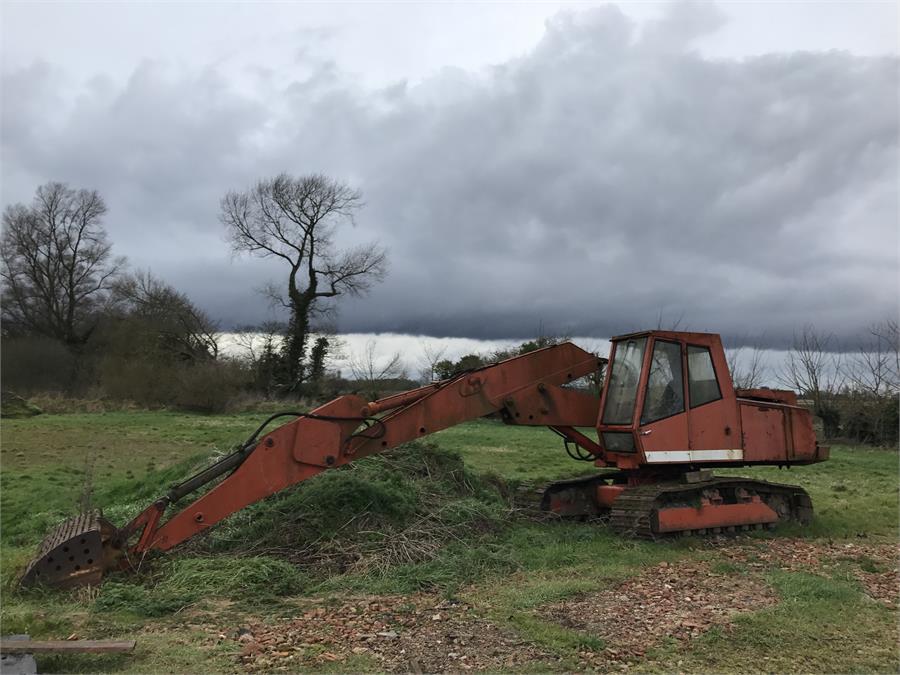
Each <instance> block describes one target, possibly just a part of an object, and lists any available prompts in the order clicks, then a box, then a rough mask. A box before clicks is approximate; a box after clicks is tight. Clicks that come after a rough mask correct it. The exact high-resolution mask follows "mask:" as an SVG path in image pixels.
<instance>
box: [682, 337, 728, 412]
mask: <svg viewBox="0 0 900 675" xmlns="http://www.w3.org/2000/svg"><path fill="white" fill-rule="evenodd" d="M687 355H688V389H689V391H690V396H691V407H692V408H696V407H697V406H698V405H703V404H704V403H710V402H711V401H718V400H719V399H720V398H722V392H721V391H720V390H719V383H718V382H717V381H716V370H715V368H713V362H712V354H710V352H709V348H708V347H696V346H694V345H688V348H687Z"/></svg>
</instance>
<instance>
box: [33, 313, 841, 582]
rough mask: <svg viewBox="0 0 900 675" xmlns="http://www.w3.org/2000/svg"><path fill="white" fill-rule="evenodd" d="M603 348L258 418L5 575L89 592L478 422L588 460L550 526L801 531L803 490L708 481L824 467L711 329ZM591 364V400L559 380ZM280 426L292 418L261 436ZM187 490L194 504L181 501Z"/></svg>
mask: <svg viewBox="0 0 900 675" xmlns="http://www.w3.org/2000/svg"><path fill="white" fill-rule="evenodd" d="M611 342H612V346H611V351H610V355H609V358H608V359H605V358H600V357H598V356H597V355H595V354H591V353H589V352H587V351H585V350H583V349H581V348H579V347H577V346H576V345H575V344H573V343H571V342H564V343H562V344H558V345H555V346H550V347H545V348H543V349H538V350H536V351H532V352H529V353H526V354H523V355H520V356H516V357H513V358H510V359H508V360H505V361H501V362H499V363H495V364H491V365H486V366H484V367H481V368H476V369H473V370H469V371H466V372H461V373H457V374H455V375H454V376H453V377H450V378H449V379H446V380H443V381H440V382H434V383H431V384H428V385H425V386H423V387H420V388H418V389H413V390H411V391H407V392H403V393H398V394H394V395H391V396H388V397H386V398H381V399H379V400H375V401H367V400H365V399H364V398H362V397H360V396H357V395H355V394H348V395H344V396H340V397H338V398H336V399H334V400H333V401H330V402H328V403H326V404H324V405H322V406H320V407H318V408H316V409H314V410H312V411H310V412H285V413H279V414H276V415H272V416H271V417H269V418H268V419H267V420H265V422H264V423H263V424H262V425H260V427H259V428H257V429H256V431H255V432H254V433H253V434H252V435H251V436H250V437H249V438H248V439H247V440H246V441H245V442H244V443H243V444H241V445H240V446H238V447H237V449H236V450H235V451H234V452H232V453H231V454H229V455H227V456H225V457H223V458H222V459H220V460H219V461H217V462H215V463H214V464H212V465H211V466H209V467H208V468H206V469H205V470H203V471H201V472H199V473H197V474H196V475H194V476H192V477H190V478H188V479H187V480H185V481H183V482H181V483H179V484H177V485H174V486H173V487H172V488H171V489H170V490H169V492H168V493H167V494H166V495H164V496H162V497H161V498H159V499H157V500H156V501H154V502H153V503H152V504H150V505H149V506H148V507H147V508H146V509H145V510H144V511H142V512H141V513H140V514H138V515H137V516H136V517H135V518H134V519H133V520H132V521H131V522H130V523H128V524H127V525H125V526H124V527H121V528H118V527H116V526H115V525H113V524H112V523H111V522H109V521H108V520H107V519H105V518H104V517H103V516H102V514H101V513H100V512H99V511H93V510H92V511H88V512H84V513H82V514H80V515H78V516H76V517H74V518H71V519H69V520H67V521H66V522H64V523H63V524H62V525H60V526H59V527H58V528H56V530H55V531H54V532H52V533H51V534H49V535H48V536H47V537H46V538H45V539H44V541H43V543H42V544H41V546H40V549H39V551H38V555H37V556H36V557H35V558H34V559H33V560H32V562H31V563H30V564H29V565H28V567H27V569H26V570H25V572H24V575H23V576H22V577H21V579H20V582H21V584H22V585H24V586H30V585H34V584H43V585H46V586H51V587H59V588H65V587H73V586H81V585H90V584H98V583H99V582H100V581H101V579H102V577H103V574H104V572H106V571H109V570H113V569H129V568H134V567H135V566H136V565H137V564H138V563H139V561H140V560H141V559H142V558H143V557H144V556H146V555H148V554H150V553H154V552H164V551H169V550H171V549H173V548H175V547H176V546H178V545H179V544H182V543H183V542H185V541H187V540H188V539H190V538H191V537H194V536H196V535H198V534H200V533H201V532H204V531H205V530H208V529H209V528H211V527H213V526H215V525H216V523H219V522H220V521H221V520H223V519H224V518H227V517H228V516H229V515H231V514H233V513H235V512H236V511H238V510H240V509H242V508H244V507H246V506H248V505H250V504H253V503H255V502H258V501H260V500H262V499H265V498H266V497H268V496H270V495H273V494H275V493H277V492H279V491H281V490H285V489H287V488H290V487H291V486H293V485H296V484H297V483H300V482H302V481H305V480H309V479H310V478H313V477H314V476H316V475H317V474H319V473H322V472H323V471H329V470H333V469H338V468H340V467H342V466H345V465H347V464H349V463H350V462H354V461H357V460H359V459H362V458H364V457H368V456H370V455H374V454H377V453H381V452H385V451H387V450H390V449H391V448H395V447H397V446H398V445H401V444H403V443H406V442H408V441H411V440H413V439H417V438H422V437H424V436H427V435H428V434H432V433H434V432H437V431H440V430H442V429H446V428H448V427H451V426H453V425H456V424H460V423H462V422H466V421H468V420H473V419H476V418H480V417H484V416H487V415H494V416H498V417H499V418H500V419H502V421H503V422H505V423H506V424H516V425H524V426H546V427H549V428H550V429H552V430H553V431H554V432H555V433H557V434H558V435H559V436H561V437H562V439H563V443H564V446H565V449H566V450H567V452H568V453H569V455H570V456H571V457H572V458H573V459H574V460H579V461H585V462H592V463H593V464H594V465H595V466H596V467H597V469H598V470H597V471H596V472H594V473H592V474H590V475H588V476H586V477H581V478H576V479H574V480H562V481H558V482H556V483H553V484H551V485H549V486H548V487H547V488H546V490H545V491H544V493H543V496H542V500H541V508H543V509H544V510H546V511H549V512H551V513H555V514H558V515H559V516H562V517H577V518H585V517H593V516H597V517H604V518H605V519H607V521H608V526H609V527H611V528H612V530H613V531H615V532H617V533H620V534H621V535H623V536H634V537H642V538H661V537H671V536H676V535H686V534H687V535H707V534H718V533H728V532H735V531H742V530H750V529H762V528H770V527H773V526H774V525H775V524H776V523H780V522H783V521H787V520H794V521H798V522H800V523H807V522H809V520H810V519H811V518H812V513H813V511H812V502H811V500H810V498H809V495H808V494H807V492H806V491H805V490H804V489H803V488H801V487H798V486H795V485H784V484H780V483H772V482H767V481H763V480H753V479H749V478H740V477H732V476H728V477H725V476H716V475H715V474H714V473H713V471H714V470H715V469H717V468H724V467H742V466H766V465H775V466H779V467H790V466H794V465H804V464H812V463H815V462H821V461H824V460H826V459H828V448H826V447H822V446H820V445H819V444H818V442H817V440H816V435H815V432H814V429H813V420H812V415H811V414H810V412H809V411H808V410H807V409H806V408H804V407H802V406H801V405H798V401H797V397H796V395H795V394H794V392H791V391H780V390H771V389H735V388H734V385H733V382H732V380H731V377H730V375H729V371H728V365H727V363H726V360H725V351H724V349H723V347H722V342H721V339H720V337H719V336H718V335H715V334H711V333H697V332H675V331H663V330H652V331H646V332H640V333H632V334H628V335H622V336H618V337H615V338H612V340H611ZM604 369H606V371H607V372H606V374H605V377H604V384H603V387H602V391H601V393H600V396H599V398H598V397H597V396H596V395H595V394H594V393H591V392H590V391H587V390H585V388H583V387H577V386H574V383H576V381H578V380H580V378H584V377H586V376H590V375H592V374H597V373H599V372H601V371H603V370H604ZM285 417H290V418H292V419H291V420H290V421H288V422H286V423H284V424H282V425H281V426H277V427H275V428H272V429H271V430H270V431H266V429H267V428H269V425H270V424H271V423H272V422H274V421H276V420H280V419H283V418H285ZM594 431H595V432H596V433H593V432H594ZM204 488H205V489H204ZM192 494H195V495H196V494H199V496H195V498H194V499H193V500H192V501H190V502H189V503H187V504H186V505H184V506H181V504H180V503H181V502H182V500H184V499H185V498H186V497H188V496H189V495H192ZM176 505H178V506H179V507H180V508H178V509H177V511H176V512H174V513H171V515H169V517H168V518H166V517H165V516H166V514H167V512H171V511H173V510H174V507H176Z"/></svg>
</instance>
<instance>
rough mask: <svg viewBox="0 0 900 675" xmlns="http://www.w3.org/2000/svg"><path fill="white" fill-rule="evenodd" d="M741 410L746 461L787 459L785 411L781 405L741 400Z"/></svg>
mask: <svg viewBox="0 0 900 675" xmlns="http://www.w3.org/2000/svg"><path fill="white" fill-rule="evenodd" d="M740 411H741V426H742V427H743V431H744V434H743V435H744V439H743V440H744V461H747V462H766V461H773V460H774V461H778V460H787V459H788V445H787V442H786V440H787V436H786V434H785V428H784V425H785V417H784V411H783V410H782V409H781V408H780V407H776V406H770V405H761V404H759V403H753V402H745V401H741V403H740ZM791 440H793V438H792V439H791ZM792 445H793V443H792Z"/></svg>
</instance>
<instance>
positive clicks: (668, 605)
mask: <svg viewBox="0 0 900 675" xmlns="http://www.w3.org/2000/svg"><path fill="white" fill-rule="evenodd" d="M776 602H777V597H776V596H775V593H774V592H773V591H772V589H770V588H769V587H768V586H766V585H765V584H763V583H762V582H761V581H760V580H758V579H754V578H752V577H749V576H746V575H723V574H716V573H714V572H712V571H711V569H710V566H709V565H708V564H707V563H705V562H696V561H685V562H679V563H677V564H670V563H665V562H663V563H660V564H659V565H656V566H655V567H651V568H649V569H648V570H647V571H646V572H644V573H643V574H640V575H639V576H636V577H632V578H630V579H627V580H625V581H624V582H622V583H620V584H618V585H617V586H616V587H614V588H610V589H607V590H603V591H600V592H599V593H591V594H589V595H584V596H580V597H577V598H573V599H570V600H566V601H564V602H560V603H556V604H553V605H549V606H546V607H544V608H542V609H541V615H542V616H543V617H545V618H550V619H553V620H555V621H557V622H559V623H560V624H561V625H563V626H565V627H567V628H572V629H574V630H578V631H581V632H584V633H587V634H590V635H592V636H595V637H597V638H600V639H601V640H603V642H604V643H605V644H606V645H607V648H606V650H605V651H604V652H602V653H598V654H592V653H590V652H584V653H582V654H581V656H582V658H584V659H586V660H588V661H590V662H593V661H595V660H613V661H622V660H630V659H632V658H639V657H641V656H643V655H644V653H645V652H646V650H647V649H649V648H650V647H652V646H654V645H656V644H658V643H659V642H661V641H662V640H664V639H666V638H674V639H675V640H678V641H681V642H683V641H687V640H690V639H692V638H694V637H697V636H698V635H700V634H701V633H703V632H705V631H707V630H709V629H710V628H711V627H713V626H721V627H723V628H724V629H725V630H728V629H729V627H730V625H731V618H732V617H733V616H735V615H736V614H740V613H742V612H753V611H756V610H759V609H762V608H764V607H768V606H770V605H774V604H775V603H776Z"/></svg>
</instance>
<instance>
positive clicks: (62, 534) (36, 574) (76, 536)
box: [19, 511, 116, 588]
mask: <svg viewBox="0 0 900 675" xmlns="http://www.w3.org/2000/svg"><path fill="white" fill-rule="evenodd" d="M115 533H116V527H115V526H114V525H113V524H112V523H110V522H109V521H108V520H106V519H105V518H104V517H103V516H102V515H101V514H100V512H99V511H87V512H85V513H82V514H79V515H77V516H75V517H73V518H69V519H68V520H66V521H65V522H63V523H62V524H60V525H59V526H58V527H56V528H55V529H54V530H53V531H52V532H50V534H48V535H47V536H46V537H45V538H44V541H43V542H41V546H40V549H39V550H38V554H37V556H36V557H35V558H34V559H33V560H32V561H31V562H30V563H29V564H28V567H27V568H26V569H25V574H23V575H22V578H21V579H20V580H19V584H20V585H21V586H25V587H27V586H35V585H38V584H42V585H45V586H51V587H54V588H71V587H73V586H86V585H92V584H97V583H99V582H100V579H101V578H102V577H103V572H104V571H105V569H106V559H107V548H108V547H107V542H109V541H110V539H111V538H112V537H113V536H114V535H115Z"/></svg>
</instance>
